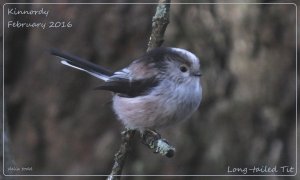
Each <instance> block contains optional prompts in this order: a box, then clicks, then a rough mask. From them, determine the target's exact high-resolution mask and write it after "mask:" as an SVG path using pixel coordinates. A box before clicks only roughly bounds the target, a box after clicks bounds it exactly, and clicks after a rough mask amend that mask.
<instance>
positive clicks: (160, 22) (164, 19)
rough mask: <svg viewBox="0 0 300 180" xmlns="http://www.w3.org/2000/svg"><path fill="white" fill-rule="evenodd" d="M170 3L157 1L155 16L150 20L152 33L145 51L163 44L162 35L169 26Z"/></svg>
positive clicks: (168, 1) (162, 0)
mask: <svg viewBox="0 0 300 180" xmlns="http://www.w3.org/2000/svg"><path fill="white" fill-rule="evenodd" d="M170 1H171V0H159V4H158V5H157V7H156V12H155V15H154V16H153V18H152V32H151V35H150V39H149V43H148V49H147V51H150V50H151V49H153V48H156V47H160V46H161V45H162V43H163V42H164V34H165V31H166V28H167V26H168V24H169V12H170Z"/></svg>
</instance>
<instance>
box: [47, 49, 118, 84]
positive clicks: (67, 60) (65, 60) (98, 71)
mask: <svg viewBox="0 0 300 180" xmlns="http://www.w3.org/2000/svg"><path fill="white" fill-rule="evenodd" d="M50 52H51V54H52V55H54V56H57V57H59V58H61V61H60V62H61V63H62V64H64V65H66V66H69V67H72V68H75V69H78V70H81V71H84V72H87V73H89V74H90V75H93V76H95V77H97V78H99V79H102V80H104V81H107V80H108V78H109V77H110V76H112V75H113V72H112V71H110V70H108V69H105V68H103V67H101V66H99V65H96V64H94V63H92V62H89V61H86V60H83V59H81V58H79V57H76V56H73V55H70V54H68V53H65V52H61V51H59V50H57V49H51V50H50Z"/></svg>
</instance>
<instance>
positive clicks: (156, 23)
mask: <svg viewBox="0 0 300 180" xmlns="http://www.w3.org/2000/svg"><path fill="white" fill-rule="evenodd" d="M169 11H170V0H159V3H158V5H157V7H156V12H155V15H154V16H153V18H152V32H151V35H150V39H149V43H148V49H147V51H149V50H151V49H153V48H156V47H159V46H161V45H162V43H163V42H164V39H163V37H164V33H165V30H166V28H167V25H168V23H169ZM135 132H136V130H125V131H124V132H122V133H121V135H122V143H121V145H120V149H119V151H118V152H117V153H116V154H115V159H114V165H113V168H112V171H111V173H110V175H109V176H108V177H107V180H119V179H120V177H121V174H122V169H123V167H124V164H125V161H126V157H127V155H128V152H129V151H130V149H131V147H130V144H131V141H132V140H133V137H134V134H135ZM140 133H141V139H142V143H143V144H145V145H147V147H149V148H150V149H152V150H154V152H155V153H160V154H161V155H164V156H167V157H173V155H174V153H175V148H174V147H172V146H170V145H169V143H168V142H167V141H166V140H165V139H162V138H161V136H160V134H158V133H157V132H155V131H153V130H145V131H143V132H140Z"/></svg>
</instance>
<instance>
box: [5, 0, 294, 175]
mask: <svg viewBox="0 0 300 180" xmlns="http://www.w3.org/2000/svg"><path fill="white" fill-rule="evenodd" d="M18 2H23V1H18ZM24 2H25V1H24ZM26 2H41V1H26ZM43 2H45V1H43ZM51 2H56V1H51ZM59 2H66V3H67V2H71V1H68V0H65V1H59ZM120 2H123V1H120ZM203 2H205V1H203ZM210 2H211V1H210ZM214 2H215V1H214ZM217 2H219V1H217ZM243 2H245V1H243ZM248 2H253V1H248ZM255 2H267V3H273V2H282V1H255ZM13 7H15V8H17V9H37V10H39V9H41V8H44V9H46V10H49V11H50V12H49V15H48V17H47V18H45V17H44V16H42V15H37V16H28V15H27V16H25V15H19V16H13V15H9V16H7V14H6V12H5V14H6V16H5V21H4V24H5V25H6V23H7V22H8V21H23V22H49V21H66V22H68V21H71V23H72V27H71V28H56V29H50V28H46V29H44V30H43V29H37V28H19V29H17V28H11V29H7V28H5V36H4V40H5V48H4V53H5V56H4V58H5V60H4V61H5V63H4V67H5V73H4V75H5V78H4V84H5V94H4V96H5V108H4V110H5V111H4V113H5V114H4V115H5V132H6V135H5V143H6V145H7V146H6V149H5V151H6V152H5V153H6V156H5V160H6V164H5V173H6V174H20V173H22V174H69V175H73V174H82V175H85V174H94V175H97V174H109V173H110V170H111V167H112V164H113V157H114V154H115V152H116V151H117V150H118V147H119V144H120V138H121V136H120V132H121V131H122V130H123V127H122V125H121V124H120V123H119V122H118V121H117V120H116V119H115V116H114V113H113V112H112V110H111V103H110V100H111V98H110V97H111V95H110V93H109V92H105V91H94V90H93V88H94V87H96V86H97V85H99V84H100V83H101V81H99V80H98V79H96V78H94V77H92V76H89V75H87V74H85V73H83V72H80V71H76V70H73V69H70V68H68V67H65V66H62V65H60V63H59V61H58V60H57V59H56V58H55V57H53V56H51V55H49V53H48V50H49V49H50V48H58V49H61V50H64V51H67V52H70V53H72V54H74V55H78V56H80V57H82V58H85V59H88V60H90V61H92V62H94V63H97V64H100V65H103V66H106V67H110V69H112V70H118V69H121V68H122V67H124V66H126V65H127V64H128V63H130V62H131V61H132V60H133V59H134V58H136V57H138V56H140V55H141V54H143V53H144V52H145V51H146V49H147V43H148V38H149V35H150V32H151V19H152V16H153V14H154V12H155V7H156V5H149V4H148V5H145V4H144V5H142V4H140V5H128V4H127V5H126V4H122V5H116V4H110V5H71V4H60V5H45V4H44V5H41V4H18V5H6V6H5V8H13ZM295 13H296V7H295V5H293V4H273V5H272V4H235V5H234V4H226V5H224V4H198V5H178V4H177V5H175V4H174V5H171V14H170V24H169V26H168V27H167V31H166V35H165V43H164V44H163V46H172V47H180V48H185V49H188V50H190V51H191V52H194V53H195V54H197V55H198V56H199V58H200V60H201V65H202V72H203V74H204V75H203V78H202V87H203V101H202V104H201V106H200V108H199V110H198V111H197V112H196V113H195V114H194V115H193V117H192V118H191V119H190V120H188V121H186V122H184V123H181V124H178V125H177V126H174V127H169V128H167V129H162V130H160V133H161V134H162V135H163V137H165V138H166V139H168V141H169V142H170V143H171V144H172V145H174V146H175V147H176V155H175V157H174V158H171V159H168V158H166V157H162V156H160V155H157V154H153V153H152V152H151V151H150V150H149V149H148V148H146V147H145V146H144V145H142V144H141V143H140V142H139V139H138V138H136V141H135V143H134V145H133V148H132V152H131V153H130V155H129V157H128V159H127V162H126V167H125V168H124V170H123V174H141V175H142V174H163V175H168V174H214V175H222V174H228V173H227V168H228V166H230V167H241V168H244V167H253V166H263V165H267V166H269V167H274V166H277V168H279V167H280V166H283V165H286V166H293V167H294V168H296V167H295V163H296V159H295V155H296V150H295V149H296V143H295V142H296V139H295V137H296V128H298V127H296V122H295V121H296V120H295V119H296V108H295V105H296V90H297V91H298V87H296V85H295V82H296V76H297V75H296V61H295V59H296V36H295V34H296V29H295V28H296V27H295V23H296V15H295ZM1 16H2V12H1ZM1 20H2V18H1ZM1 109H2V108H1ZM1 128H2V127H1ZM1 130H2V129H1ZM1 154H2V153H1ZM11 160H14V162H12V161H11ZM12 166H13V167H32V171H28V172H16V171H8V168H9V167H12ZM249 174H251V173H249ZM279 174H280V173H279ZM290 174H294V173H290ZM161 178H162V177H161ZM241 178H242V177H236V179H241ZM11 179H33V177H27V178H25V177H11ZM36 179H42V178H41V177H37V178H36ZM43 179H62V180H65V179H102V177H96V178H95V177H71V178H70V177H47V178H46V177H45V178H43ZM103 179H104V177H103ZM124 179H153V178H151V177H127V178H124ZM162 179H172V178H171V177H164V178H162ZM176 179H184V177H178V178H176ZM187 179H192V177H190V178H187ZM201 179H208V177H202V178H201ZM224 179H232V177H224ZM253 179H275V180H276V179H296V178H295V177H255V178H253Z"/></svg>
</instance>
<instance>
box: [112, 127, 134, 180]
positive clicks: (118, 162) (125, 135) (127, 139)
mask: <svg viewBox="0 0 300 180" xmlns="http://www.w3.org/2000/svg"><path fill="white" fill-rule="evenodd" d="M134 134H135V130H127V129H126V130H125V131H123V132H122V133H121V135H122V142H121V146H120V149H119V151H118V152H117V153H116V154H115V159H114V161H115V162H114V166H113V168H112V170H111V173H110V176H108V177H107V180H118V179H120V176H116V175H121V174H122V169H123V167H124V164H125V160H126V157H127V155H128V152H129V151H130V148H131V147H130V146H131V141H132V140H133V137H134Z"/></svg>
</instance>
